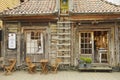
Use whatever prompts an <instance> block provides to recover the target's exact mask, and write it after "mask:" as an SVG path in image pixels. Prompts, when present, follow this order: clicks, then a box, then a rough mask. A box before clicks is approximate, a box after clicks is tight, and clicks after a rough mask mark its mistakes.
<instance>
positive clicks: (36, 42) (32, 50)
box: [26, 31, 43, 54]
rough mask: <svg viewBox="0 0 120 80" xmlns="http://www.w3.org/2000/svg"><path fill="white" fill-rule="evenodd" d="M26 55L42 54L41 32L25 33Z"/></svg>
mask: <svg viewBox="0 0 120 80" xmlns="http://www.w3.org/2000/svg"><path fill="white" fill-rule="evenodd" d="M26 53H27V54H42V53H43V33H42V32H37V31H31V32H27V34H26Z"/></svg>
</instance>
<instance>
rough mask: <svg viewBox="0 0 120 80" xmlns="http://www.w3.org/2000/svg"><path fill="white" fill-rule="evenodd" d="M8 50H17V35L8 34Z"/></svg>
mask: <svg viewBox="0 0 120 80" xmlns="http://www.w3.org/2000/svg"><path fill="white" fill-rule="evenodd" d="M8 48H9V49H15V48H16V34H15V33H9V34H8Z"/></svg>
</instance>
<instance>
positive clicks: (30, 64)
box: [26, 57, 36, 73]
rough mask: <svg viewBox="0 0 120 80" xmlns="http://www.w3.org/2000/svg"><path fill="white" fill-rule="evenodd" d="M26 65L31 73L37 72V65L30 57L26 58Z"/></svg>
mask: <svg viewBox="0 0 120 80" xmlns="http://www.w3.org/2000/svg"><path fill="white" fill-rule="evenodd" d="M26 64H27V66H28V70H29V73H34V72H35V71H36V65H35V64H33V63H32V62H31V60H30V58H29V57H27V58H26Z"/></svg>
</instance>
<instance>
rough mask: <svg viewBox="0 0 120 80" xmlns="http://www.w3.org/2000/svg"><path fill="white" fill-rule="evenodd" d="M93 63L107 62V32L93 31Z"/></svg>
mask: <svg viewBox="0 0 120 80" xmlns="http://www.w3.org/2000/svg"><path fill="white" fill-rule="evenodd" d="M94 62H95V63H107V62H108V31H94Z"/></svg>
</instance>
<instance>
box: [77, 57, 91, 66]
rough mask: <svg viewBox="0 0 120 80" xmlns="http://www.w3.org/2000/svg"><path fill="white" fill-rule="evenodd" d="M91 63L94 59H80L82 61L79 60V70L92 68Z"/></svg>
mask: <svg viewBox="0 0 120 80" xmlns="http://www.w3.org/2000/svg"><path fill="white" fill-rule="evenodd" d="M91 63H92V58H89V57H80V59H79V68H90V67H91Z"/></svg>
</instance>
